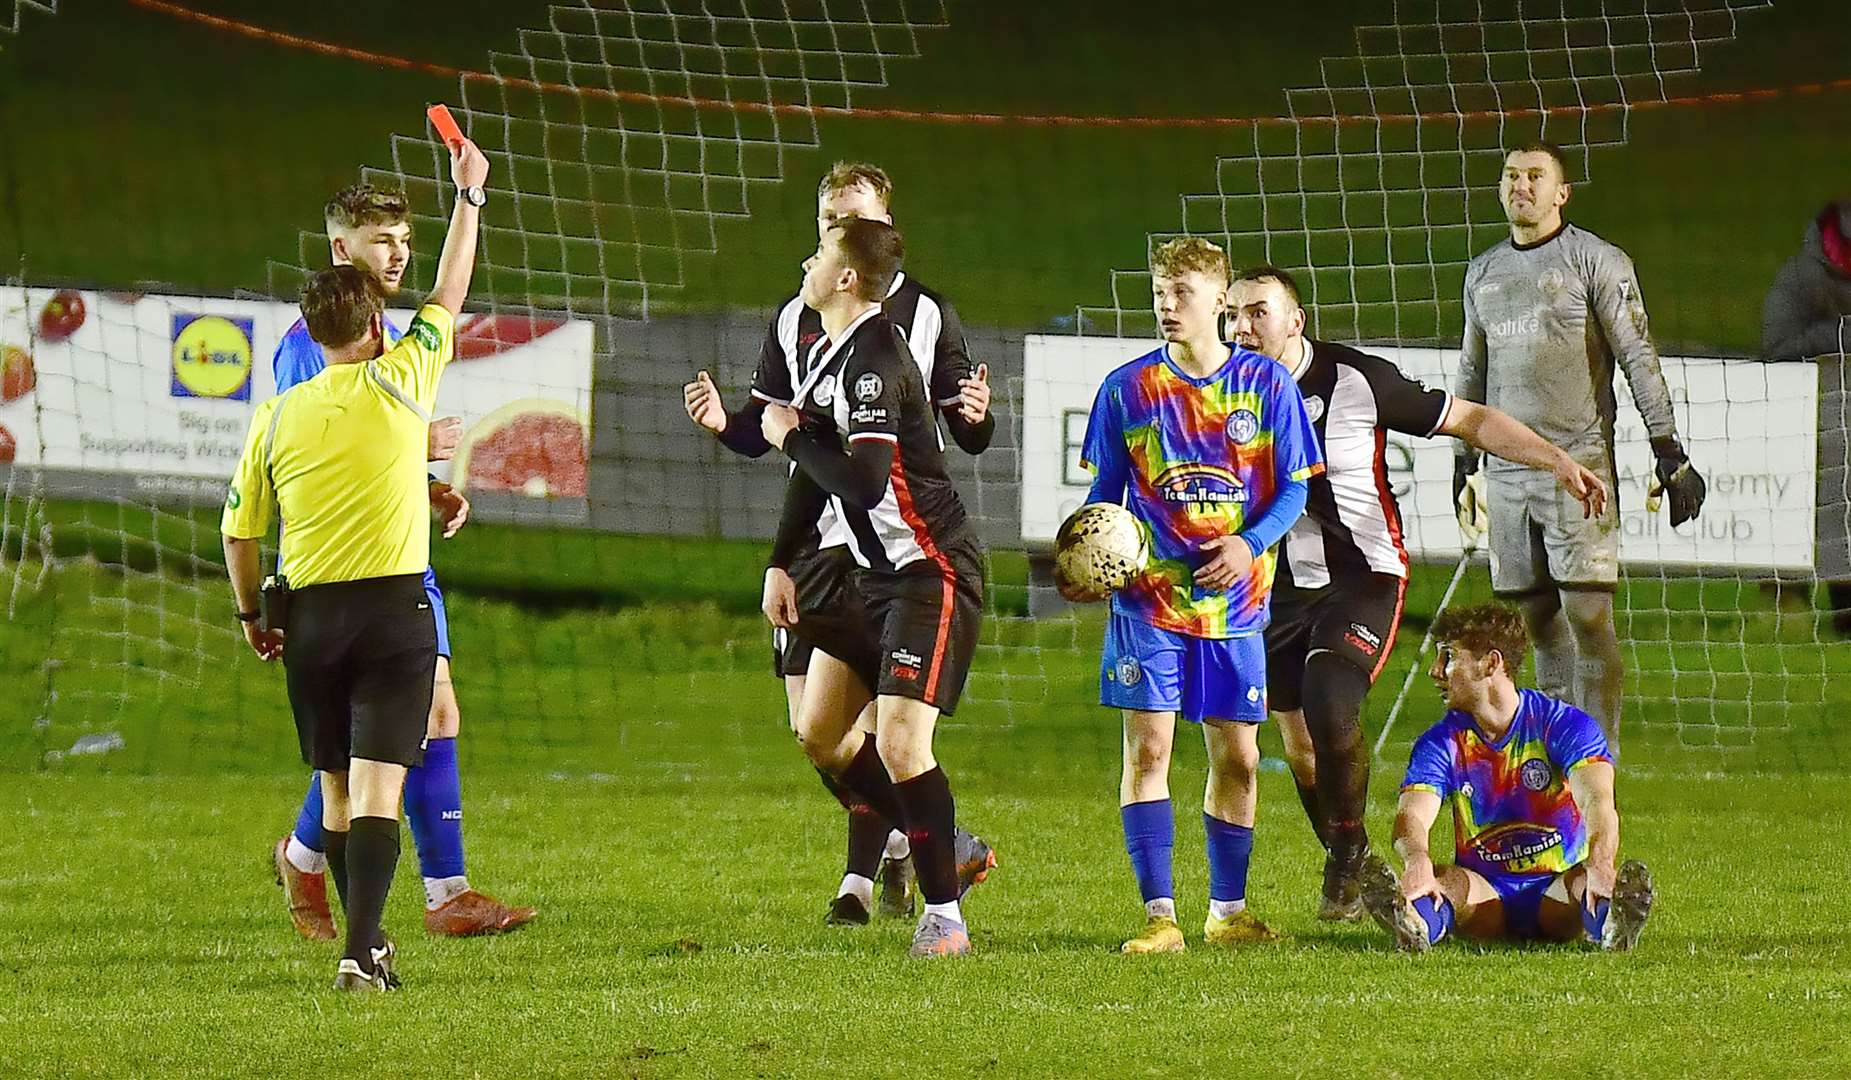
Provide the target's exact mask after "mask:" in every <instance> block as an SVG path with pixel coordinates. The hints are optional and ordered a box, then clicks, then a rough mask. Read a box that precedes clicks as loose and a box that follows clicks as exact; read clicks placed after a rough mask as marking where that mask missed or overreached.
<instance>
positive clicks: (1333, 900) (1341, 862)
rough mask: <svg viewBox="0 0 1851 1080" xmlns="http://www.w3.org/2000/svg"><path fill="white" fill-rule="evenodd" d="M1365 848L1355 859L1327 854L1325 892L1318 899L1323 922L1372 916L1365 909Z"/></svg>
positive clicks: (1361, 918)
mask: <svg viewBox="0 0 1851 1080" xmlns="http://www.w3.org/2000/svg"><path fill="white" fill-rule="evenodd" d="M1368 854H1369V850H1368V849H1367V848H1364V849H1363V850H1362V851H1361V852H1360V853H1359V854H1358V855H1357V857H1356V858H1354V859H1338V858H1337V857H1336V856H1335V855H1332V854H1329V853H1326V854H1325V856H1324V892H1323V895H1322V896H1320V897H1319V899H1318V918H1319V919H1320V920H1321V921H1323V922H1361V921H1362V920H1364V919H1366V918H1368V917H1369V913H1368V912H1366V911H1364V910H1363V880H1362V872H1363V859H1365V858H1367V857H1368Z"/></svg>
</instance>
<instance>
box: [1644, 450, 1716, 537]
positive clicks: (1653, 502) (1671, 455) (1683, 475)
mask: <svg viewBox="0 0 1851 1080" xmlns="http://www.w3.org/2000/svg"><path fill="white" fill-rule="evenodd" d="M1652 454H1653V456H1655V457H1657V458H1658V468H1657V469H1656V470H1655V471H1656V474H1657V475H1656V476H1655V478H1654V479H1653V481H1652V485H1651V488H1650V489H1649V490H1647V491H1646V493H1645V510H1646V513H1649V514H1656V513H1658V507H1659V503H1660V501H1661V499H1660V496H1663V495H1666V494H1669V495H1670V496H1671V527H1672V528H1674V529H1675V528H1677V527H1678V526H1679V525H1682V524H1684V523H1685V522H1686V521H1689V520H1690V519H1691V518H1694V517H1696V516H1697V515H1698V514H1699V513H1702V511H1703V497H1704V496H1705V495H1706V494H1708V493H1709V490H1710V486H1709V485H1708V484H1706V483H1704V481H1703V475H1702V474H1701V473H1699V472H1697V470H1696V469H1693V468H1691V466H1690V457H1689V455H1687V454H1685V453H1684V448H1683V447H1682V446H1680V445H1679V444H1678V441H1677V439H1676V438H1675V437H1673V436H1666V437H1664V438H1658V439H1653V440H1652Z"/></svg>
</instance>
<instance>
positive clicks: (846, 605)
mask: <svg viewBox="0 0 1851 1080" xmlns="http://www.w3.org/2000/svg"><path fill="white" fill-rule="evenodd" d="M789 572H790V575H791V581H792V583H794V584H795V585H796V586H797V629H796V630H794V631H793V630H783V629H777V628H774V629H773V630H772V632H771V671H772V674H774V675H776V676H777V677H778V678H780V679H782V678H785V677H787V676H791V675H804V674H808V673H809V670H810V654H811V653H812V652H814V651H815V650H816V649H817V648H818V647H819V646H820V647H822V648H823V651H824V652H826V653H828V654H829V655H831V656H834V657H835V658H836V659H838V660H841V661H842V662H843V663H845V664H848V665H849V666H850V667H867V666H871V664H872V662H873V660H872V658H873V656H874V650H875V647H876V646H877V645H878V644H879V642H877V641H876V640H875V639H874V636H873V634H871V633H870V632H869V630H868V615H867V610H866V609H865V608H864V607H863V606H862V603H861V593H860V592H859V591H858V590H857V589H856V588H855V556H854V554H853V553H851V552H850V551H849V550H848V545H847V544H836V545H834V546H832V547H826V548H818V547H815V546H814V545H811V544H805V545H804V547H803V548H802V549H801V550H799V551H798V552H797V555H796V557H795V558H793V559H792V560H791V564H790V567H789Z"/></svg>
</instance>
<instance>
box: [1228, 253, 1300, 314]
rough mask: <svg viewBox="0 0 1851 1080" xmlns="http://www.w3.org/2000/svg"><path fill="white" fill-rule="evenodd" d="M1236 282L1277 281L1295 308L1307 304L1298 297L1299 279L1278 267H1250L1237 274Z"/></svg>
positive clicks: (1264, 265) (1263, 264) (1265, 265)
mask: <svg viewBox="0 0 1851 1080" xmlns="http://www.w3.org/2000/svg"><path fill="white" fill-rule="evenodd" d="M1234 280H1235V281H1276V282H1278V283H1279V287H1280V288H1282V289H1284V290H1285V294H1286V295H1287V296H1289V297H1291V298H1292V303H1293V305H1294V306H1296V307H1301V308H1302V307H1304V306H1305V302H1304V301H1303V300H1301V299H1299V297H1298V281H1297V279H1296V278H1294V277H1292V275H1291V274H1288V273H1286V272H1285V271H1284V270H1281V269H1279V268H1278V267H1277V266H1268V265H1267V264H1265V263H1261V264H1260V265H1258V266H1249V267H1247V268H1246V269H1245V270H1242V271H1241V272H1240V273H1238V274H1235V275H1234Z"/></svg>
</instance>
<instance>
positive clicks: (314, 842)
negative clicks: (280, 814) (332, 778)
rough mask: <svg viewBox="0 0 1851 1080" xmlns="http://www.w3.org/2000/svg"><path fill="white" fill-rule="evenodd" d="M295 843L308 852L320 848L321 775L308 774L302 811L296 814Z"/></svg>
mask: <svg viewBox="0 0 1851 1080" xmlns="http://www.w3.org/2000/svg"><path fill="white" fill-rule="evenodd" d="M295 833H296V841H297V842H298V843H300V844H301V845H302V846H303V847H305V848H308V849H309V850H310V851H320V850H322V848H321V774H320V773H309V789H308V794H307V795H304V796H303V797H302V809H301V810H300V811H298V812H297V813H296V828H295Z"/></svg>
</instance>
